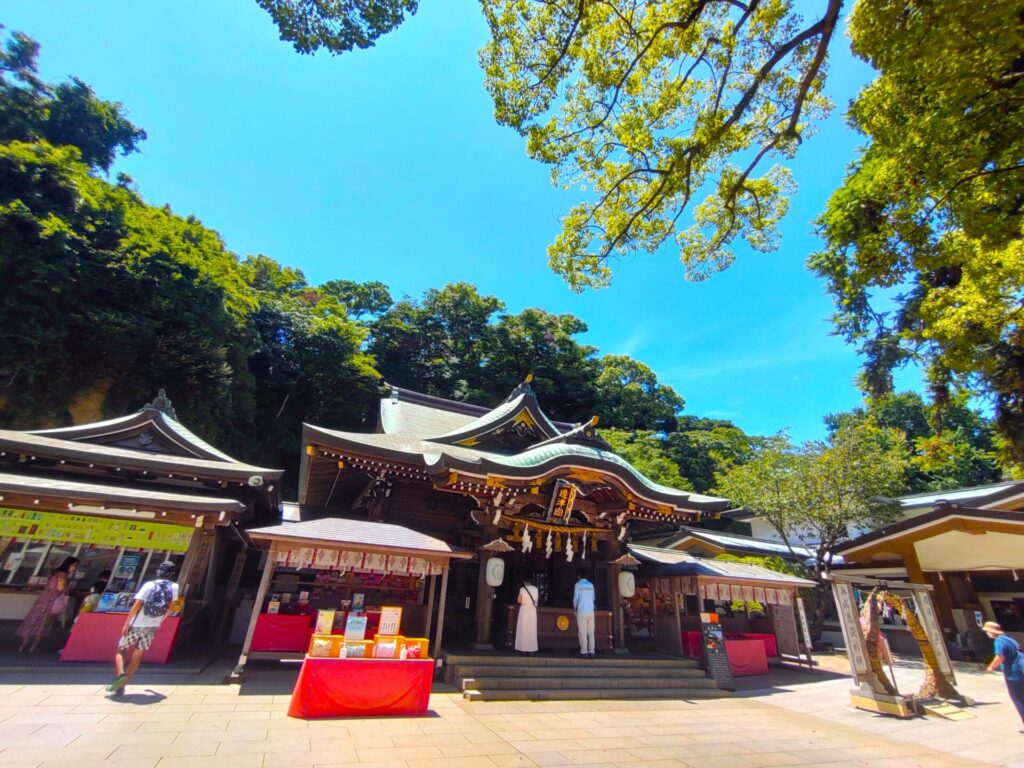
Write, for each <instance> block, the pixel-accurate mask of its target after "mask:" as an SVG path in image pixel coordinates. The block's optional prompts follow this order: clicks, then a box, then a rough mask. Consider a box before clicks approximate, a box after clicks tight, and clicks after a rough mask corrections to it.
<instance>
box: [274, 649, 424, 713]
mask: <svg viewBox="0 0 1024 768" xmlns="http://www.w3.org/2000/svg"><path fill="white" fill-rule="evenodd" d="M433 676H434V661H433V659H415V660H390V659H314V658H310V657H309V656H307V657H306V659H305V661H303V662H302V670H301V671H300V672H299V679H298V680H296V681H295V690H294V691H293V692H292V703H291V706H290V707H288V716H289V717H298V718H301V719H311V718H317V717H367V716H378V715H417V716H418V715H425V714H426V713H427V707H428V705H429V703H430V682H431V679H432V678H433Z"/></svg>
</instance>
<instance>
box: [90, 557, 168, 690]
mask: <svg viewBox="0 0 1024 768" xmlns="http://www.w3.org/2000/svg"><path fill="white" fill-rule="evenodd" d="M176 572H177V566H176V565H175V564H174V563H172V562H171V561H170V560H167V561H166V562H163V563H161V564H160V567H159V568H157V571H156V578H155V579H154V580H153V581H147V582H146V583H145V584H143V585H142V586H141V587H140V588H139V591H138V592H136V593H135V600H134V601H133V602H132V607H131V609H130V610H129V611H128V618H127V620H126V621H125V623H124V630H123V631H122V632H121V641H120V642H119V643H118V644H117V653H116V654H115V655H114V669H115V670H116V672H117V676H116V677H115V678H114V682H112V683H111V684H110V685H108V686H107V694H108V695H110V696H120V695H121V694H123V693H124V687H125V686H126V685H127V684H128V683H129V682H130V681H131V679H132V676H133V675H134V674H135V672H136V670H138V668H139V664H141V663H142V655H143V654H144V653H145V652H146V651H147V650H148V649H149V647H150V646H151V645H152V644H153V638H154V637H156V631H157V630H158V629H160V624H162V623H163V620H164V617H165V616H167V613H168V611H169V610H170V608H171V603H173V602H174V601H175V600H177V599H178V585H177V584H175V583H174V576H175V574H176ZM129 654H130V657H129V659H128V665H127V669H126V668H125V657H126V656H128V655H129Z"/></svg>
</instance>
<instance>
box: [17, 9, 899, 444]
mask: <svg viewBox="0 0 1024 768" xmlns="http://www.w3.org/2000/svg"><path fill="white" fill-rule="evenodd" d="M0 22H2V23H3V24H4V25H5V26H6V27H7V28H8V29H9V30H12V29H16V30H20V31H23V32H26V33H28V34H29V35H31V36H33V37H35V38H36V39H37V40H39V42H40V43H41V44H42V46H43V48H42V55H41V62H40V63H41V69H42V72H43V74H44V76H46V77H47V78H49V79H63V78H64V77H66V76H68V75H76V76H78V77H80V78H82V79H83V80H85V81H86V82H88V83H89V84H91V85H92V86H93V87H94V88H95V89H96V91H97V92H98V93H99V95H100V96H102V97H103V98H107V99H114V100H117V101H121V102H122V103H123V104H124V105H125V106H126V107H127V109H128V112H129V115H130V117H131V119H132V120H133V121H134V122H136V123H137V124H138V125H140V126H142V127H143V128H145V129H146V131H147V132H148V133H149V139H148V141H146V142H145V144H144V146H143V149H142V152H141V153H139V154H137V155H133V156H131V157H129V158H126V159H124V160H122V161H121V162H120V163H119V165H118V168H117V170H122V171H125V172H126V173H128V174H130V175H131V176H133V177H134V179H135V180H136V182H137V184H138V186H139V189H140V191H141V192H142V194H143V195H144V196H145V197H146V199H147V200H149V201H150V202H152V203H155V204H163V203H169V204H170V205H171V206H172V208H174V210H175V211H177V212H178V213H181V214H189V213H191V214H195V215H196V216H198V217H199V218H200V219H201V220H202V221H203V222H204V223H205V224H206V225H207V226H209V227H212V228H213V229H216V230H218V231H219V232H220V233H221V235H222V236H223V237H224V239H225V241H226V242H227V244H228V246H229V247H230V248H231V249H232V250H233V251H235V252H236V253H238V254H240V255H245V254H250V253H265V254H267V255H269V256H272V257H273V258H275V259H277V260H278V261H281V262H282V263H285V264H289V265H292V266H297V267H300V268H301V269H302V270H303V271H304V272H305V273H306V276H307V277H308V278H309V280H310V281H311V282H313V283H318V282H322V281H324V280H327V279H331V278H349V279H355V280H381V281H383V282H384V283H386V284H388V285H389V286H390V287H391V290H392V293H393V294H394V295H395V296H401V295H403V294H410V295H412V296H419V295H420V294H421V293H422V292H423V291H424V290H426V289H428V288H431V287H440V286H442V285H444V284H445V283H446V282H449V281H455V280H466V281H469V282H472V283H475V284H476V285H477V286H478V287H479V289H480V290H481V291H482V292H485V293H490V294H494V295H496V296H498V297H500V298H501V299H502V300H504V301H505V302H506V304H507V305H508V309H509V310H510V311H513V312H516V311H519V310H521V309H522V308H524V307H530V306H539V307H543V308H545V309H547V310H549V311H552V312H571V313H573V314H575V315H577V316H579V317H581V318H582V319H583V320H585V321H586V322H587V323H588V324H589V326H590V331H589V332H588V333H587V334H586V335H585V336H584V338H583V339H582V340H583V341H586V342H588V343H591V344H595V345H597V346H598V347H600V348H601V350H602V351H603V352H609V353H621V354H629V355H632V356H634V357H637V358H638V359H641V360H643V361H644V362H646V363H647V364H648V365H650V366H651V367H652V368H653V369H654V370H655V371H656V372H657V373H658V375H659V377H660V378H661V379H662V380H663V381H665V382H667V383H669V384H671V385H672V386H674V387H675V388H676V389H677V390H678V391H679V392H680V394H682V395H683V397H685V398H686V401H687V407H686V412H687V413H690V414H694V415H702V416H713V417H719V418H729V419H733V420H734V421H736V422H737V423H738V424H739V425H740V426H741V427H743V428H744V429H746V430H747V431H749V432H753V433H761V434H764V433H770V432H775V431H777V430H779V429H782V428H784V427H789V428H791V430H792V433H793V435H794V437H797V438H799V439H807V438H815V437H820V436H822V435H823V432H824V429H823V427H822V423H821V418H822V416H823V415H824V414H826V413H829V412H834V411H837V410H844V409H848V408H851V407H853V406H855V405H857V404H858V403H859V401H860V395H859V393H858V392H857V390H856V388H855V387H854V386H853V384H852V381H853V377H854V376H855V375H856V372H857V366H858V361H857V357H856V355H855V353H854V351H853V350H852V349H850V348H848V347H847V346H846V345H845V344H844V343H843V342H842V341H841V340H840V339H838V338H835V337H832V336H830V335H829V332H830V325H829V322H828V317H829V315H830V313H831V303H830V300H829V298H828V297H827V296H826V294H825V292H824V288H823V285H822V284H821V283H820V282H819V281H818V280H816V279H815V278H814V277H813V276H812V275H810V274H809V273H808V272H807V271H806V270H805V268H804V262H805V260H806V257H807V255H808V254H809V253H811V252H812V251H813V250H815V248H816V247H817V242H816V240H815V238H814V236H813V232H812V229H813V227H812V222H813V220H814V218H815V217H816V216H817V215H818V213H820V211H821V210H822V208H823V207H824V204H825V201H826V199H827V197H828V194H829V192H830V191H831V190H832V189H833V188H835V186H837V184H838V183H839V181H840V180H841V178H842V174H843V170H844V168H845V167H846V165H847V164H848V163H849V162H850V160H851V159H852V158H853V156H854V152H855V148H856V146H857V144H858V142H859V137H857V136H856V135H855V134H853V133H852V132H851V131H850V130H848V129H847V128H846V127H845V126H844V123H843V111H844V109H845V106H846V104H847V103H848V102H849V100H850V98H852V97H853V95H854V94H855V93H856V91H857V90H858V88H859V87H860V86H861V85H862V84H863V83H864V82H866V81H867V80H868V79H869V77H870V72H869V70H868V69H867V67H866V66H865V65H863V64H862V63H860V62H857V61H855V60H853V59H852V57H851V56H850V54H849V49H848V44H847V41H846V39H845V38H844V39H842V40H839V41H837V44H836V45H834V47H833V51H834V53H833V59H832V63H831V67H830V86H829V92H830V94H831V95H832V97H833V99H834V101H835V102H836V105H837V109H836V111H835V112H834V113H833V115H832V117H831V118H829V120H828V121H827V122H826V123H824V124H823V125H822V126H820V130H819V132H818V134H817V135H816V136H814V137H813V138H811V139H810V140H809V141H807V142H806V143H805V145H804V147H803V148H802V150H801V153H800V155H799V157H798V159H797V160H796V161H795V162H794V163H792V165H791V167H792V168H793V171H794V175H795V177H796V179H797V181H798V183H799V184H800V191H799V193H798V194H797V196H796V197H795V198H794V200H793V202H792V206H791V210H790V213H789V215H788V216H787V217H786V219H785V220H784V222H783V226H782V229H783V239H782V247H781V249H780V250H779V251H777V252H775V253H772V254H767V255H765V254H757V253H753V252H750V251H749V250H747V249H744V248H742V247H741V248H740V249H739V252H738V256H737V260H736V263H735V265H734V266H733V267H731V268H730V269H729V270H728V271H726V272H724V273H722V274H720V275H717V276H715V277H714V278H712V279H710V280H708V281H705V282H703V283H697V284H695V283H688V282H686V281H685V280H684V278H683V270H682V267H681V266H680V264H679V262H678V256H677V254H676V253H675V252H673V250H671V249H665V250H664V251H662V252H661V253H658V254H655V255H647V254H643V255H637V256H635V257H632V258H629V259H626V260H624V261H622V262H619V263H618V264H617V265H616V266H615V269H616V276H615V282H614V284H613V286H612V287H611V288H608V289H605V290H602V291H596V292H589V293H586V294H583V295H579V296H577V295H574V294H572V293H571V292H569V291H568V289H566V288H565V286H564V284H563V283H562V281H561V280H560V279H559V278H558V277H556V276H555V275H553V274H552V273H551V272H550V271H549V270H548V268H547V257H546V253H545V249H546V246H547V244H548V243H549V242H550V241H551V240H552V239H553V238H554V236H555V234H556V233H557V232H558V228H559V225H558V219H559V216H560V215H561V214H562V213H563V212H564V211H566V210H567V209H568V208H569V207H570V205H571V204H572V203H573V202H575V201H576V195H574V194H573V193H569V192H564V191H560V190H556V189H555V188H553V187H552V186H551V184H550V182H549V173H548V169H547V168H546V167H544V166H541V165H539V164H537V163H535V162H533V161H531V160H529V159H528V158H527V157H526V154H525V146H524V141H523V140H522V139H521V138H520V137H519V136H518V135H516V134H515V133H514V132H513V131H512V130H510V129H507V128H502V127H499V126H498V125H497V124H496V123H495V122H494V120H493V117H492V104H491V102H490V99H489V97H488V95H487V93H486V92H485V91H484V88H483V76H482V73H481V71H480V69H479V67H478V66H477V63H476V51H477V49H478V48H479V47H480V46H481V45H482V44H483V43H484V42H485V41H486V39H487V29H486V26H485V24H484V22H483V19H482V17H481V14H480V13H479V10H478V9H477V8H476V4H475V3H473V2H472V1H471V0H462V2H456V1H455V0H423V2H422V7H421V10H420V12H419V13H418V14H417V15H416V16H415V17H413V18H412V19H411V20H409V21H407V22H406V24H405V25H404V26H402V27H401V28H400V29H399V30H398V31H397V32H395V33H393V34H392V35H390V36H388V37H385V38H383V39H382V40H381V41H380V42H379V43H378V45H377V46H376V47H375V48H373V49H371V50H368V51H361V52H356V53H353V54H349V55H346V56H343V57H340V58H334V57H330V56H328V55H317V56H315V57H309V56H300V55H299V54H297V53H295V52H294V51H293V49H292V48H291V46H290V45H288V44H286V43H283V42H281V41H279V40H278V38H277V30H276V28H275V27H274V25H273V23H272V22H271V21H270V18H269V17H268V16H266V15H265V14H264V13H263V11H261V10H260V9H259V8H258V7H257V5H256V3H255V2H254V1H253V0H224V1H218V2H209V0H177V1H175V2H170V0H160V1H159V2H158V1H156V0H152V1H147V2H142V3H140V2H115V1H114V0H96V2H91V3H83V2H80V0H69V1H66V2H56V1H55V0H47V2H39V1H38V0H20V1H18V0H16V1H14V2H7V3H5V4H4V11H3V13H2V15H0ZM905 378H907V380H908V381H909V382H910V383H913V377H912V376H911V377H905Z"/></svg>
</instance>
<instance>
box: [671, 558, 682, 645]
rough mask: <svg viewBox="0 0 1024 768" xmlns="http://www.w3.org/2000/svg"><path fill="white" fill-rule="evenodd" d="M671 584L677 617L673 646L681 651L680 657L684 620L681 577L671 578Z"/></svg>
mask: <svg viewBox="0 0 1024 768" xmlns="http://www.w3.org/2000/svg"><path fill="white" fill-rule="evenodd" d="M669 583H670V584H671V585H672V609H673V611H674V612H675V615H676V641H675V642H674V643H673V644H672V645H673V646H675V647H676V648H678V649H679V655H680V656H682V655H683V620H682V618H681V617H680V616H679V592H680V590H679V577H678V576H669Z"/></svg>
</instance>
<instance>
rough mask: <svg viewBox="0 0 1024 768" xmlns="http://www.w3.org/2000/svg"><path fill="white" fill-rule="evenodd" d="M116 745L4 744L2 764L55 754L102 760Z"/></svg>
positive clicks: (48, 756)
mask: <svg viewBox="0 0 1024 768" xmlns="http://www.w3.org/2000/svg"><path fill="white" fill-rule="evenodd" d="M115 747H116V745H114V744H107V745H99V746H88V747H82V748H81V749H74V748H71V749H67V748H64V747H54V746H46V745H45V744H38V743H37V744H32V745H30V746H10V747H8V746H7V743H6V742H5V743H4V744H3V751H2V752H0V765H5V764H6V763H9V762H14V761H16V760H18V761H23V760H33V759H34V760H36V762H42V761H43V760H51V759H53V756H54V755H57V754H59V755H64V756H68V757H71V756H74V758H75V759H82V760H102V759H104V758H105V757H107V756H108V755H109V754H110V753H111V752H113V751H114V748H115Z"/></svg>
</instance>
